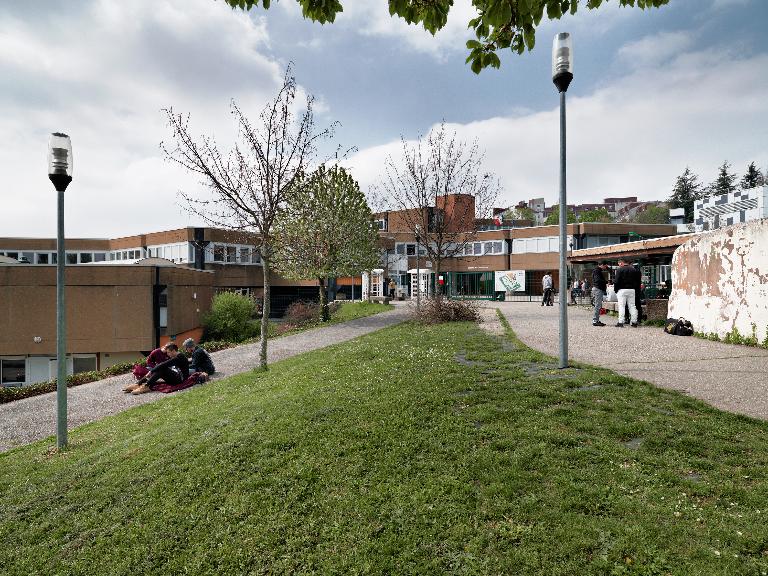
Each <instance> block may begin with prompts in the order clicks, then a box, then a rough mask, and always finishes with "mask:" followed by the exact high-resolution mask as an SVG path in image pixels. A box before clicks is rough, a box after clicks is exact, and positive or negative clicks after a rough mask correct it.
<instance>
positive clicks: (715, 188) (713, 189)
mask: <svg viewBox="0 0 768 576" xmlns="http://www.w3.org/2000/svg"><path fill="white" fill-rule="evenodd" d="M730 168H731V165H730V164H729V163H728V160H726V161H725V162H723V164H722V165H721V166H720V170H719V172H718V173H717V178H715V181H714V182H712V183H711V184H710V185H709V186H707V190H706V192H705V197H709V196H720V195H721V194H729V193H731V192H735V191H736V181H737V180H738V176H736V174H734V173H733V172H730Z"/></svg>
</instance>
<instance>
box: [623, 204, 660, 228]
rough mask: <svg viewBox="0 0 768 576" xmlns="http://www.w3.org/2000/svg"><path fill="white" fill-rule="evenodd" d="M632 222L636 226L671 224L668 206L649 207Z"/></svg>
mask: <svg viewBox="0 0 768 576" xmlns="http://www.w3.org/2000/svg"><path fill="white" fill-rule="evenodd" d="M631 222H634V223H635V224H669V207H668V206H664V205H662V206H648V207H647V208H646V209H645V210H643V211H642V212H638V213H637V214H636V215H635V217H634V218H632V220H631Z"/></svg>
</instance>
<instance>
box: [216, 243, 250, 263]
mask: <svg viewBox="0 0 768 576" xmlns="http://www.w3.org/2000/svg"><path fill="white" fill-rule="evenodd" d="M205 261H206V262H219V263H224V264H261V254H259V251H258V249H257V248H254V247H253V246H243V245H241V244H218V243H217V244H212V245H210V246H208V247H207V249H206V253H205Z"/></svg>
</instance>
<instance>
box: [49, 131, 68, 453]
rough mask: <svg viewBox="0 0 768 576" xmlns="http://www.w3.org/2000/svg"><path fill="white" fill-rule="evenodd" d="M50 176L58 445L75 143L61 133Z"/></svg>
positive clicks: (52, 144) (62, 423) (63, 408)
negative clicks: (68, 199)
mask: <svg viewBox="0 0 768 576" xmlns="http://www.w3.org/2000/svg"><path fill="white" fill-rule="evenodd" d="M48 178H49V179H50V181H51V182H53V186H54V187H55V188H56V192H57V193H58V224H57V235H56V365H57V368H58V371H57V375H56V446H57V447H58V448H59V449H62V448H66V446H67V343H66V338H67V326H66V318H65V315H64V265H65V264H66V262H65V260H66V253H65V251H64V191H65V190H66V189H67V186H69V183H70V182H72V143H71V141H70V140H69V136H67V135H66V134H62V133H61V132H54V133H53V134H51V137H50V140H49V142H48Z"/></svg>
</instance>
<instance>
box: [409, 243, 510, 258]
mask: <svg viewBox="0 0 768 576" xmlns="http://www.w3.org/2000/svg"><path fill="white" fill-rule="evenodd" d="M455 248H456V245H455V244H451V245H450V247H449V248H448V250H446V252H448V253H450V254H452V255H455V256H457V257H461V256H490V255H496V254H506V249H505V242H504V241H503V240H490V241H486V242H467V243H466V244H465V245H464V249H463V251H460V253H457V252H456V250H455ZM395 253H396V254H400V255H404V256H416V244H412V243H408V242H402V243H400V242H398V243H397V244H395ZM426 254H427V249H426V248H425V247H424V246H422V245H419V256H426Z"/></svg>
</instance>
